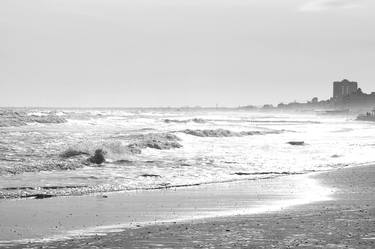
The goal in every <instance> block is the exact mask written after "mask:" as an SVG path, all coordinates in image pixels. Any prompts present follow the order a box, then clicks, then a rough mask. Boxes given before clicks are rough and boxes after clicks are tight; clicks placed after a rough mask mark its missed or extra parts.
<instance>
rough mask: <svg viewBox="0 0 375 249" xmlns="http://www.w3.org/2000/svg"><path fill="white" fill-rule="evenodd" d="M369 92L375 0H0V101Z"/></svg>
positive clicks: (235, 101)
mask: <svg viewBox="0 0 375 249" xmlns="http://www.w3.org/2000/svg"><path fill="white" fill-rule="evenodd" d="M344 78H348V79H349V80H355V81H358V82H359V86H360V87H361V88H362V90H363V91H365V92H371V91H375V1H374V0H189V1H187V0H132V1H130V0H1V1H0V106H46V107H162V106H197V105H199V106H215V105H218V106H239V105H250V104H254V105H261V104H267V103H271V104H277V103H279V102H284V103H285V102H291V101H295V100H296V101H306V100H310V99H311V98H312V97H315V96H316V97H319V99H328V98H329V97H331V95H332V82H333V81H336V80H342V79H344Z"/></svg>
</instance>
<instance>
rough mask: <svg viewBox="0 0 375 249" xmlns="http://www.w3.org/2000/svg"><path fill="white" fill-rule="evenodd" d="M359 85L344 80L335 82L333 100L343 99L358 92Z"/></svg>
mask: <svg viewBox="0 0 375 249" xmlns="http://www.w3.org/2000/svg"><path fill="white" fill-rule="evenodd" d="M357 89H358V83H357V82H355V81H349V80H347V79H344V80H342V81H335V82H333V98H334V99H341V98H342V97H345V96H348V95H351V94H352V93H355V92H357Z"/></svg>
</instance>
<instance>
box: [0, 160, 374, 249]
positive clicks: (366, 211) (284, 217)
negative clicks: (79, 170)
mask: <svg viewBox="0 0 375 249" xmlns="http://www.w3.org/2000/svg"><path fill="white" fill-rule="evenodd" d="M310 177H312V178H313V179H315V180H318V181H319V182H320V184H322V185H323V186H326V187H327V188H328V189H331V190H332V191H333V189H334V194H333V195H332V196H331V197H332V199H331V200H325V201H318V202H313V203H310V204H306V205H296V206H292V207H285V208H280V209H279V210H271V211H272V212H267V211H266V212H263V213H259V214H249V215H235V214H233V215H231V216H223V217H216V218H205V219H196V220H190V221H180V222H165V223H160V224H156V225H146V226H139V227H137V226H136V227H135V228H128V229H125V230H123V231H118V232H115V231H114V232H110V233H107V234H98V235H96V236H91V237H86V238H74V239H67V240H61V241H51V242H43V243H40V242H35V243H27V244H19V245H8V246H7V245H3V246H4V247H5V248H93V247H97V248H373V247H374V246H375V232H374V231H375V201H374V198H373V192H374V188H375V180H374V179H375V167H374V166H363V167H350V168H344V169H338V170H333V171H329V172H323V173H319V174H315V175H313V176H310ZM281 178H284V179H285V178H287V177H281ZM236 198H237V199H238V196H237V197H236ZM108 199H110V197H109V198H108ZM301 204H302V203H301Z"/></svg>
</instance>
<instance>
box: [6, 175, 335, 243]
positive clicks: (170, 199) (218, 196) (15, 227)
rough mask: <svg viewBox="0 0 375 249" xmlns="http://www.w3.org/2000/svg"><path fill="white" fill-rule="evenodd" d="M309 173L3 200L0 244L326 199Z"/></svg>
mask: <svg viewBox="0 0 375 249" xmlns="http://www.w3.org/2000/svg"><path fill="white" fill-rule="evenodd" d="M313 174H314V173H313ZM310 176H311V174H303V175H289V176H282V177H274V178H269V179H258V180H242V181H236V182H225V183H215V184H207V185H201V186H191V187H184V188H176V189H165V190H152V191H130V192H114V193H106V194H96V195H88V196H73V197H57V198H50V199H43V200H27V199H18V200H5V201H4V200H2V201H0V211H1V212H0V214H1V215H0V216H2V217H1V220H2V225H1V226H0V234H1V235H0V238H1V239H0V241H1V243H0V246H1V245H3V246H6V245H11V244H13V243H14V242H17V243H21V244H25V243H30V242H31V243H39V242H41V243H49V242H52V241H55V242H56V243H58V241H64V240H67V239H79V238H83V237H87V238H88V239H89V238H90V236H93V235H106V234H112V233H113V232H121V231H126V230H127V229H138V228H139V227H147V226H154V225H163V224H167V223H173V222H174V223H176V222H178V223H190V222H193V223H194V222H199V221H202V220H207V219H212V218H220V217H232V216H237V215H250V214H257V213H266V212H274V211H279V210H282V209H284V208H288V207H290V206H294V205H302V204H306V203H310V202H314V201H322V200H327V199H329V195H330V194H331V192H332V189H328V188H322V187H321V186H320V185H319V184H318V183H317V181H316V180H315V179H313V178H311V177H310ZM25 207H27V208H25ZM10 210H11V212H10ZM7 241H8V242H7Z"/></svg>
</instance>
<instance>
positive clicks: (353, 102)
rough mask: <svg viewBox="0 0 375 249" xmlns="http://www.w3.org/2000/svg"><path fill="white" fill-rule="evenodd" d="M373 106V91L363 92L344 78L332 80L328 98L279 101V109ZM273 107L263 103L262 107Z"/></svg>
mask: <svg viewBox="0 0 375 249" xmlns="http://www.w3.org/2000/svg"><path fill="white" fill-rule="evenodd" d="M374 106H375V92H372V93H370V94H366V93H363V92H362V90H361V88H359V87H358V82H355V81H349V80H347V79H344V80H342V81H335V82H333V95H332V97H331V98H330V99H328V100H320V101H319V100H318V98H317V97H315V98H313V99H312V100H311V101H307V102H306V103H299V102H292V103H288V104H284V103H280V104H278V105H277V108H279V109H362V108H363V109H366V108H372V107H374ZM272 108H275V107H274V106H272V105H264V106H263V109H272Z"/></svg>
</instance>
